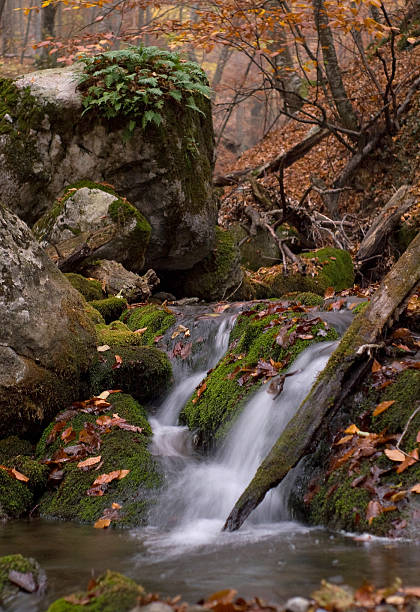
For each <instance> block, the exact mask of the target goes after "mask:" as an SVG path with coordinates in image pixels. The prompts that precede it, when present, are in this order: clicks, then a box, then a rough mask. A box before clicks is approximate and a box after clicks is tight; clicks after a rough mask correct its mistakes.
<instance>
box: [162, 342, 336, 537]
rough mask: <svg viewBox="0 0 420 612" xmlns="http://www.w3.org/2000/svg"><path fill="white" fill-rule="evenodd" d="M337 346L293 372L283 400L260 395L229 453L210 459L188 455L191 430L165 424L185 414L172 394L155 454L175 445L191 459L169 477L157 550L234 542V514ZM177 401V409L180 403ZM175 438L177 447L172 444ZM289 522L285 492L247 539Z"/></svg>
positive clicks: (233, 434)
mask: <svg viewBox="0 0 420 612" xmlns="http://www.w3.org/2000/svg"><path fill="white" fill-rule="evenodd" d="M336 346H337V343H336V342H325V343H318V344H315V345H312V346H311V347H309V348H308V349H306V350H305V351H304V352H303V353H301V355H300V356H299V357H298V359H297V360H296V361H295V362H294V363H293V365H292V366H291V371H294V370H300V371H299V372H298V373H297V374H295V375H294V376H290V377H287V378H286V380H285V384H284V389H283V391H282V393H281V394H280V395H279V397H278V398H276V399H275V400H273V396H272V395H270V394H268V393H267V387H266V386H263V387H262V388H261V389H259V390H258V391H257V392H256V393H255V394H254V395H253V396H252V397H251V398H250V400H249V401H248V402H247V404H246V405H245V407H244V409H243V411H242V413H241V415H240V416H239V417H238V418H237V420H236V422H235V423H234V424H233V425H232V428H231V431H230V433H229V434H228V436H227V437H226V440H225V441H224V444H223V446H222V447H221V448H220V450H219V451H218V452H217V454H216V455H215V456H214V457H212V458H210V459H198V458H196V457H194V456H188V452H185V446H183V447H182V448H183V452H180V450H179V438H177V436H179V435H180V430H181V431H182V432H183V434H182V435H184V436H187V435H188V433H187V432H186V429H185V428H180V427H176V426H174V425H173V424H172V425H171V426H170V429H168V426H167V425H166V426H165V425H163V423H164V422H167V420H169V418H168V414H169V413H170V415H171V416H170V420H171V422H172V423H174V419H175V415H176V412H177V410H178V413H179V411H180V410H181V409H182V407H183V403H181V402H180V395H181V392H180V391H179V390H178V389H175V390H174V397H173V398H172V395H171V396H170V397H169V398H168V400H167V404H166V406H163V407H162V412H161V415H160V417H159V419H157V420H156V421H155V422H154V423H153V427H154V431H155V432H156V438H155V445H154V449H155V452H156V453H158V454H161V455H163V456H168V455H169V454H170V452H168V449H169V447H170V445H171V444H173V450H174V452H173V456H178V457H179V456H183V457H184V460H183V462H182V463H181V464H179V463H177V464H176V465H175V467H174V469H172V472H169V474H168V480H169V485H168V487H167V489H166V490H165V492H164V493H163V494H162V496H161V498H160V501H159V504H158V507H157V508H156V510H155V512H154V521H153V523H154V525H155V526H156V527H158V528H159V535H158V534H157V533H156V532H155V534H154V536H152V537H151V540H153V545H154V546H157V547H161V546H162V547H164V548H167V547H172V548H175V549H179V547H187V548H190V547H196V546H201V545H203V544H208V543H210V542H215V540H218V541H222V540H225V541H227V540H226V539H227V538H229V537H232V535H230V536H229V535H228V534H221V533H220V531H221V529H222V527H223V524H224V522H225V520H226V518H227V516H228V514H229V512H230V510H231V509H232V507H233V506H234V504H235V502H236V501H237V499H238V498H239V497H240V495H241V494H242V493H243V491H244V489H245V488H246V487H247V485H248V484H249V482H250V481H251V479H252V478H253V476H254V474H255V472H256V470H257V468H258V466H259V465H260V463H261V461H262V460H263V459H264V457H265V456H266V455H267V454H268V452H269V451H270V449H271V447H272V446H273V444H274V442H275V441H276V440H277V438H278V436H279V435H280V433H281V432H282V431H283V429H284V428H285V426H286V425H287V423H288V422H289V420H290V419H291V418H292V417H293V415H294V414H295V412H296V410H297V408H298V407H299V405H300V403H301V402H302V401H303V399H304V398H305V396H306V395H307V393H308V392H309V390H310V388H311V386H312V384H313V382H314V380H315V378H316V376H317V374H318V373H319V372H320V371H322V369H323V368H324V367H325V365H326V363H327V361H328V358H329V356H330V354H331V353H332V352H333V350H334V348H335V347H336ZM197 380H198V374H197ZM195 386H196V385H195ZM178 391H179V392H178ZM190 393H191V387H190ZM190 393H189V394H188V396H186V397H185V400H186V399H187V398H188V397H189V395H190ZM175 397H176V399H175ZM175 401H176V403H177V406H178V408H177V409H175V407H174V404H173V402H175ZM178 402H179V403H178ZM163 427H166V428H167V429H166V430H165V434H166V436H167V437H166V438H165V437H164V436H162V431H163ZM171 436H173V439H174V440H177V442H174V443H172V442H171V441H170V438H171ZM184 439H185V438H184ZM286 517H287V512H286V499H285V495H284V491H283V492H282V487H281V486H280V487H278V488H277V489H275V490H273V491H271V492H270V493H269V494H268V495H267V496H266V499H265V500H264V501H263V503H262V504H261V505H260V507H259V508H258V509H257V510H256V511H255V512H254V513H253V515H252V523H251V524H248V526H246V528H245V531H244V535H245V534H246V538H247V539H248V538H249V537H253V536H252V535H251V534H252V533H253V530H255V529H257V531H259V532H260V534H261V526H262V525H263V524H267V523H269V522H271V521H272V520H275V519H276V520H279V519H286ZM277 528H278V526H277V527H276V529H277ZM269 531H271V529H269ZM254 536H257V533H254ZM257 537H258V536H257Z"/></svg>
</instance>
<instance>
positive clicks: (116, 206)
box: [33, 181, 151, 272]
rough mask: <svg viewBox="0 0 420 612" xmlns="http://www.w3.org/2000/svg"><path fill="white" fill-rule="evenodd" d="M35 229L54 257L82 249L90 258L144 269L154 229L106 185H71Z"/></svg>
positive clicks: (62, 256)
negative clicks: (114, 261) (109, 260)
mask: <svg viewBox="0 0 420 612" xmlns="http://www.w3.org/2000/svg"><path fill="white" fill-rule="evenodd" d="M33 232H34V234H35V236H36V238H38V240H39V241H40V243H41V245H42V246H43V247H44V248H46V250H47V253H48V255H49V256H50V257H51V258H52V259H57V254H59V255H60V259H63V258H64V259H68V258H72V257H74V256H75V254H77V253H79V252H80V251H81V250H82V248H85V245H87V247H88V248H85V250H84V251H83V252H84V253H86V255H87V256H88V258H89V259H92V258H93V259H98V258H103V259H111V260H116V261H118V262H119V263H122V264H124V265H125V266H126V267H127V268H129V269H130V270H134V271H137V272H138V271H139V270H141V269H142V268H143V265H144V258H145V254H146V249H147V245H148V244H149V239H150V232H151V228H150V225H149V223H148V221H147V220H146V219H145V218H144V216H143V215H142V214H141V213H140V212H139V211H138V210H137V209H136V208H135V207H134V206H132V205H131V204H130V203H129V202H128V201H127V200H126V199H125V198H120V197H119V196H118V195H117V194H116V193H115V192H114V191H113V190H112V189H110V188H109V187H104V186H103V185H99V184H95V183H90V182H88V181H82V182H81V183H78V184H75V185H70V186H69V187H67V188H66V189H65V191H64V193H63V194H62V195H61V197H60V198H58V200H57V201H56V202H55V203H54V204H53V206H52V207H51V208H50V210H48V211H47V212H46V213H45V214H44V215H43V216H42V217H41V218H40V219H39V220H38V221H37V222H36V223H35V225H34V227H33Z"/></svg>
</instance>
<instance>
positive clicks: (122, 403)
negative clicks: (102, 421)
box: [37, 393, 161, 526]
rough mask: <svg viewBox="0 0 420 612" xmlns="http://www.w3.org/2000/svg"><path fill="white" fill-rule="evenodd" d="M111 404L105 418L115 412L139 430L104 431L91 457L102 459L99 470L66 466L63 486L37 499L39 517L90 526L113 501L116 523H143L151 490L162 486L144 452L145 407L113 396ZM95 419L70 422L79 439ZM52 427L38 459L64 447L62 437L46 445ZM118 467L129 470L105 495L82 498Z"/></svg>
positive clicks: (147, 428) (119, 395) (153, 462)
mask: <svg viewBox="0 0 420 612" xmlns="http://www.w3.org/2000/svg"><path fill="white" fill-rule="evenodd" d="M109 401H110V402H111V403H112V405H111V407H110V408H109V409H108V410H106V411H105V412H104V413H103V414H105V415H109V416H112V415H113V414H114V413H117V414H118V415H119V416H120V417H122V418H124V419H126V420H127V422H128V423H130V424H131V425H136V426H139V427H142V428H143V432H142V433H133V432H130V431H125V430H121V429H118V428H115V427H113V428H112V429H111V430H110V431H109V432H108V433H103V434H102V443H101V447H100V449H99V450H98V451H97V452H96V451H95V453H93V456H97V455H101V461H102V464H101V468H100V471H99V472H98V471H95V470H91V471H86V472H85V471H82V470H81V469H79V468H78V467H77V462H71V463H66V464H64V465H63V470H64V480H63V481H62V483H61V484H60V485H59V486H58V488H57V489H56V490H51V491H48V492H47V493H45V494H44V496H43V497H42V498H41V501H40V514H41V516H45V517H52V518H60V519H66V520H75V521H79V522H82V523H89V522H93V521H96V520H97V519H99V518H100V517H101V516H102V514H103V511H104V510H105V508H109V507H111V505H112V503H114V502H115V503H118V504H120V505H121V510H120V511H119V514H120V519H119V520H116V521H115V523H116V524H118V525H121V526H131V525H139V524H144V523H145V521H146V518H147V512H148V510H149V508H150V504H151V503H152V502H153V498H154V491H155V490H156V488H158V487H159V486H160V484H161V473H160V469H159V466H158V464H157V462H156V460H155V459H154V458H153V457H152V455H151V454H150V451H149V449H148V446H149V443H150V440H151V428H150V425H149V423H148V421H147V418H146V415H145V412H144V410H143V408H142V407H141V406H140V405H139V404H138V403H137V402H136V401H135V400H134V399H133V398H132V397H130V396H129V395H126V394H122V393H115V394H111V395H110V396H109ZM97 418H98V417H97V416H95V415H92V414H86V413H80V414H78V415H76V416H74V417H73V418H72V419H71V420H70V421H69V425H71V426H72V427H73V429H74V431H75V433H76V436H78V435H79V433H80V431H81V430H82V429H84V427H85V424H86V423H95V421H96V419H97ZM53 426H54V423H51V424H50V425H49V427H47V429H46V430H45V431H44V433H43V435H42V437H41V440H40V441H39V443H38V446H37V456H38V457H39V458H47V457H51V456H52V454H53V453H54V452H55V451H56V450H58V449H59V448H62V447H65V446H66V443H65V442H63V441H62V440H61V438H60V436H58V439H56V440H55V441H54V442H53V443H52V444H50V445H47V442H46V441H47V438H48V436H49V434H50V432H51V430H52V428H53ZM121 469H123V470H130V472H129V474H128V475H127V476H126V477H125V478H123V479H122V480H114V481H113V482H112V483H110V484H109V486H108V489H107V490H106V492H105V493H104V495H103V496H101V497H91V496H88V495H87V494H86V492H87V490H88V489H89V488H90V487H91V486H92V484H93V481H94V480H95V478H96V477H97V476H99V474H103V473H109V472H112V471H114V470H121ZM113 524H114V522H113Z"/></svg>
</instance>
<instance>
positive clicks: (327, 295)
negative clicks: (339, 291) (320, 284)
mask: <svg viewBox="0 0 420 612" xmlns="http://www.w3.org/2000/svg"><path fill="white" fill-rule="evenodd" d="M334 295H335V289H334V287H327V288H326V289H325V293H324V298H325V299H326V300H329V299H330V298H332V297H334Z"/></svg>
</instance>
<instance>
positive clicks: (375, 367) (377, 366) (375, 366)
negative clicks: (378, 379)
mask: <svg viewBox="0 0 420 612" xmlns="http://www.w3.org/2000/svg"><path fill="white" fill-rule="evenodd" d="M381 370H382V366H381V364H380V363H379V361H376V359H374V360H373V363H372V374H375V372H380V371H381Z"/></svg>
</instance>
